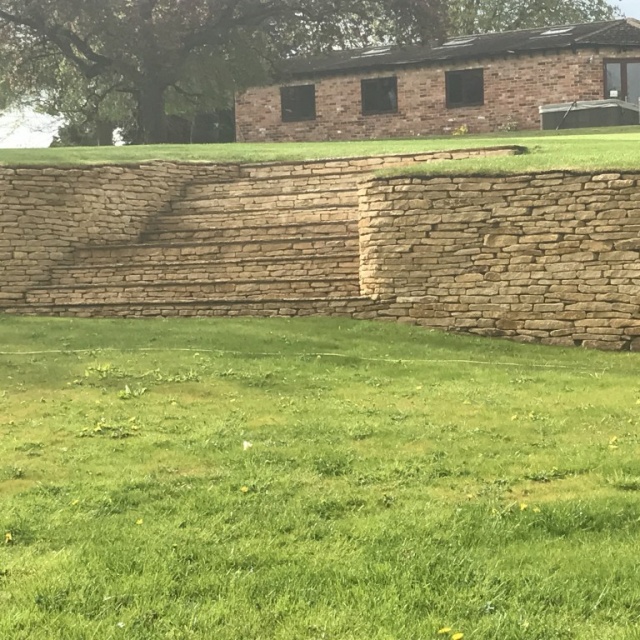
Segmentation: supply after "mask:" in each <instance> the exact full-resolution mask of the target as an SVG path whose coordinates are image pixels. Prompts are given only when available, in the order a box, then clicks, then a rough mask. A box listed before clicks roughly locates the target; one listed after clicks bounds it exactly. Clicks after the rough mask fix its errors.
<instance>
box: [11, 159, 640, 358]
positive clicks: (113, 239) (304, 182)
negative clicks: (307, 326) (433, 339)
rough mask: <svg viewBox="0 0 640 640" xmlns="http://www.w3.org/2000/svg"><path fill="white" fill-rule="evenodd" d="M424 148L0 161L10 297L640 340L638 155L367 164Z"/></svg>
mask: <svg viewBox="0 0 640 640" xmlns="http://www.w3.org/2000/svg"><path fill="white" fill-rule="evenodd" d="M497 152H498V153H508V152H509V153H513V152H514V150H513V149H511V150H508V149H501V150H498V151H497ZM468 153H474V154H477V153H489V152H488V151H483V150H480V151H478V150H474V151H473V152H468ZM440 155H441V154H437V156H440ZM457 155H459V156H461V157H462V156H463V155H464V152H458V154H457ZM437 156H436V155H432V156H427V157H429V158H431V159H434V158H435V157H437ZM424 158H425V155H424V154H421V156H420V159H421V160H424ZM414 160H415V156H402V157H399V156H393V157H391V158H377V159H351V160H340V161H324V162H322V161H319V162H310V163H301V164H296V163H272V164H269V165H245V166H238V165H218V166H216V165H199V164H195V165H176V164H169V163H155V164H150V165H141V166H138V167H92V168H82V169H78V168H75V169H66V170H65V169H47V168H11V169H0V311H5V312H7V313H29V314H52V315H77V316H96V315H100V316H121V317H146V316H157V315H166V316H238V315H253V316H274V315H280V316H293V315H340V316H350V317H356V318H377V319H388V320H396V321H400V322H410V323H417V324H421V325H424V326H428V327H435V328H439V329H443V330H451V331H463V332H469V333H475V334H480V335H487V336H504V337H508V338H511V339H515V340H519V341H527V342H542V343H544V344H555V345H583V346H586V347H595V348H603V349H631V350H638V349H640V172H639V173H633V172H624V173H622V172H610V173H600V174H587V173H584V174H580V173H572V172H553V173H541V174H536V175H516V176H468V177H456V176H431V177H428V176H415V175H410V176H402V175H397V176H395V177H387V178H382V177H372V176H371V168H382V167H383V166H385V165H386V166H393V165H398V164H400V163H411V162H412V161H414ZM358 183H359V187H358Z"/></svg>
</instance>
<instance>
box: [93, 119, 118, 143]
mask: <svg viewBox="0 0 640 640" xmlns="http://www.w3.org/2000/svg"><path fill="white" fill-rule="evenodd" d="M115 128H116V127H115V125H114V124H113V122H111V121H110V120H98V122H97V123H96V130H97V136H98V140H97V142H98V146H100V147H110V146H112V145H113V131H114V129H115Z"/></svg>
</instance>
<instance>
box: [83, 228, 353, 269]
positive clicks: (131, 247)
mask: <svg viewBox="0 0 640 640" xmlns="http://www.w3.org/2000/svg"><path fill="white" fill-rule="evenodd" d="M358 243H359V239H358V236H357V234H345V235H343V236H337V235H330V236H316V237H313V238H300V237H298V236H294V237H278V238H273V239H271V238H268V239H263V240H242V239H234V240H219V241H217V242H201V241H200V242H181V243H179V242H173V243H167V242H164V243H162V242H159V243H146V244H124V245H101V246H96V247H83V248H79V249H76V251H75V260H74V262H75V263H77V264H79V263H82V264H89V263H90V264H94V265H99V264H112V263H114V262H127V263H129V264H133V263H138V264H143V263H149V262H159V261H162V260H212V259H215V260H227V259H231V260H233V259H248V258H266V257H305V256H315V255H330V254H334V253H335V252H338V253H340V252H344V251H358Z"/></svg>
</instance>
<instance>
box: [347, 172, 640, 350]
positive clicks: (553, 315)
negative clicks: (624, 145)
mask: <svg viewBox="0 0 640 640" xmlns="http://www.w3.org/2000/svg"><path fill="white" fill-rule="evenodd" d="M359 229H360V260H361V266H360V285H361V291H362V293H363V294H367V295H371V296H373V297H374V299H377V300H378V302H379V303H380V304H382V305H383V310H382V311H381V312H379V313H378V317H381V316H382V317H386V318H390V319H395V320H399V321H403V322H413V323H417V324H421V325H425V326H428V327H437V328H439V329H444V330H452V331H464V332H470V333H476V334H480V335H487V336H504V337H509V338H512V339H515V340H519V341H531V342H533V341H536V342H542V343H544V344H557V345H564V346H572V345H574V344H579V345H583V346H587V347H596V348H604V349H632V350H640V174H638V173H633V174H632V173H629V174H619V173H608V174H601V175H588V174H573V173H546V174H541V175H522V176H513V177H484V178H479V177H460V178H456V177H431V178H427V177H425V178H417V177H411V178H401V177H398V178H393V179H382V178H380V179H374V180H372V181H370V182H368V183H366V184H363V186H362V187H361V192H360V225H359Z"/></svg>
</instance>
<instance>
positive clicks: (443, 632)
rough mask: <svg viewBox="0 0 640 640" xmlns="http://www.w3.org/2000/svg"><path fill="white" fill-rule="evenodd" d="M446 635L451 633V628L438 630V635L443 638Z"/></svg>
mask: <svg viewBox="0 0 640 640" xmlns="http://www.w3.org/2000/svg"><path fill="white" fill-rule="evenodd" d="M448 633H451V627H442V629H438V635H440V636H444V635H447V634H448Z"/></svg>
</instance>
